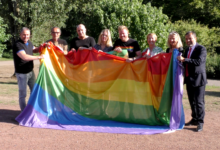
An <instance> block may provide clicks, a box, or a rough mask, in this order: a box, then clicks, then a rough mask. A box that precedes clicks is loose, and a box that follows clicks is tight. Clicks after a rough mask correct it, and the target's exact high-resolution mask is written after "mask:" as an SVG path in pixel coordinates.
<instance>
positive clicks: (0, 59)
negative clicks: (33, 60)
mask: <svg viewBox="0 0 220 150" xmlns="http://www.w3.org/2000/svg"><path fill="white" fill-rule="evenodd" d="M8 60H13V59H12V58H0V61H8Z"/></svg>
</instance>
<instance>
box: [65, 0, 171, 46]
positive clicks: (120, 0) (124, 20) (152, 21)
mask: <svg viewBox="0 0 220 150" xmlns="http://www.w3.org/2000/svg"><path fill="white" fill-rule="evenodd" d="M83 2H87V1H86V0H84V1H83ZM83 2H82V3H83ZM82 3H80V2H78V3H76V4H75V7H74V8H73V10H72V11H71V13H70V14H71V15H70V16H72V17H71V18H69V20H68V23H67V24H68V25H67V26H68V29H70V28H71V29H70V30H72V32H74V33H76V26H77V25H78V24H80V23H83V24H85V26H86V27H87V32H88V35H90V36H93V37H94V38H95V39H97V38H98V35H99V34H100V32H101V30H102V29H105V28H108V29H110V31H111V34H112V39H113V41H115V40H116V39H117V38H118V30H117V28H118V26H119V25H125V26H127V27H128V29H129V32H130V37H132V38H134V39H136V40H137V41H138V42H139V44H140V46H141V49H142V50H143V49H144V48H146V47H147V42H146V36H147V34H148V33H151V32H153V33H156V34H157V35H158V41H157V45H158V46H160V47H162V48H163V49H165V48H166V41H167V36H168V33H169V31H170V30H171V29H170V25H169V24H168V21H169V19H168V17H167V16H166V15H164V14H163V13H162V8H159V9H157V8H156V7H152V6H151V5H150V4H149V3H148V4H146V5H142V1H140V0H132V1H131V0H102V1H96V0H92V1H90V3H83V4H82ZM81 4H82V5H81ZM79 5H80V6H81V7H80V9H78V7H77V6H79ZM70 23H71V25H70ZM72 32H71V33H72ZM75 35H76V34H75Z"/></svg>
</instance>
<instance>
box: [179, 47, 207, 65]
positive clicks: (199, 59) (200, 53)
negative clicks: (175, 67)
mask: <svg viewBox="0 0 220 150" xmlns="http://www.w3.org/2000/svg"><path fill="white" fill-rule="evenodd" d="M196 48H198V47H196ZM200 48H201V49H200V50H196V49H194V50H196V52H197V54H196V57H195V56H194V57H193V58H184V57H182V56H178V57H177V59H178V60H179V61H181V62H185V63H188V64H194V65H195V66H199V65H200V64H201V63H203V62H205V61H206V55H207V51H206V48H205V47H203V46H201V47H200ZM185 57H186V55H185Z"/></svg>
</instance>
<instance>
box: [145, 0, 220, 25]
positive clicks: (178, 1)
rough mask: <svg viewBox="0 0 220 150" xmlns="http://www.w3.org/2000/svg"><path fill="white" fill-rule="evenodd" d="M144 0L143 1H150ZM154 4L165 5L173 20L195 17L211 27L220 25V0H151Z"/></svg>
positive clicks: (164, 7)
mask: <svg viewBox="0 0 220 150" xmlns="http://www.w3.org/2000/svg"><path fill="white" fill-rule="evenodd" d="M148 2H149V0H144V1H143V3H148ZM150 2H151V4H152V6H156V7H163V13H165V14H167V15H168V16H169V17H170V18H171V20H172V21H173V22H174V21H177V20H181V19H182V20H188V19H194V20H196V21H197V22H200V23H202V24H206V25H208V26H209V27H219V26H220V0H151V1H150Z"/></svg>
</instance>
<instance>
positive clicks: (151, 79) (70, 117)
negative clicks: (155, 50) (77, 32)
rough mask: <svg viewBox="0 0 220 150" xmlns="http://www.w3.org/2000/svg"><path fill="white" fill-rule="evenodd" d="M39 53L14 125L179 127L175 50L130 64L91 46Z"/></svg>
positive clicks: (123, 129)
mask: <svg viewBox="0 0 220 150" xmlns="http://www.w3.org/2000/svg"><path fill="white" fill-rule="evenodd" d="M41 52H42V53H43V54H44V55H45V59H42V60H41V65H40V71H39V75H38V78H37V81H36V83H35V86H34V89H33V91H32V93H31V95H30V99H29V101H28V104H27V107H26V108H25V110H24V111H23V112H22V113H21V114H20V115H19V116H18V117H17V118H16V120H17V121H18V122H19V124H20V125H23V126H28V127H36V128H51V129H61V130H77V131H93V132H107V133H125V134H155V133H164V132H169V131H173V130H179V129H182V128H183V126H184V112H183V107H182V73H181V68H180V67H179V65H177V63H178V62H177V61H176V57H177V55H178V52H177V51H174V52H173V55H172V54H171V53H168V54H166V53H162V54H159V55H156V56H154V57H152V58H150V59H148V60H146V59H139V60H136V61H134V62H132V63H127V62H126V61H125V59H124V58H120V57H117V56H114V55H110V54H107V53H104V52H98V51H97V50H95V49H93V50H80V51H77V52H72V51H71V52H69V53H68V55H66V56H65V55H63V52H62V51H61V50H60V49H59V48H58V47H56V46H53V45H51V46H50V48H49V49H47V48H44V49H43V47H42V51H41ZM174 64H175V65H174Z"/></svg>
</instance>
